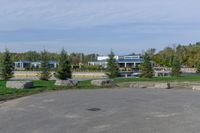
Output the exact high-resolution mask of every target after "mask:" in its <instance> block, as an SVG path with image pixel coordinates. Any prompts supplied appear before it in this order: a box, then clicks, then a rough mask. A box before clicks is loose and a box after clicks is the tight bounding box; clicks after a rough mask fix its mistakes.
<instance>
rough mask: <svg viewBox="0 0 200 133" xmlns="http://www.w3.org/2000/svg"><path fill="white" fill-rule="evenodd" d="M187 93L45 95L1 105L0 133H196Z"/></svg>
mask: <svg viewBox="0 0 200 133" xmlns="http://www.w3.org/2000/svg"><path fill="white" fill-rule="evenodd" d="M199 132H200V93H198V92H193V91H192V90H189V89H171V90H164V89H128V88H127V89H91V90H67V91H58V92H47V93H41V94H37V95H32V96H28V97H24V98H20V99H16V100H12V101H9V102H5V103H3V104H0V133H199Z"/></svg>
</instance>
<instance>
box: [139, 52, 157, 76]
mask: <svg viewBox="0 0 200 133" xmlns="http://www.w3.org/2000/svg"><path fill="white" fill-rule="evenodd" d="M143 58H144V62H143V63H142V64H141V65H140V69H141V77H143V78H152V77H153V73H154V72H153V68H152V64H151V59H150V57H149V55H148V54H147V53H145V55H144V57H143Z"/></svg>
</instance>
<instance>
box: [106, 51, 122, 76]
mask: <svg viewBox="0 0 200 133" xmlns="http://www.w3.org/2000/svg"><path fill="white" fill-rule="evenodd" d="M114 57H115V54H114V53H113V51H111V52H110V54H109V59H108V64H107V69H106V74H107V75H108V77H109V78H116V77H118V76H119V69H118V64H117V63H116V60H115V58H114Z"/></svg>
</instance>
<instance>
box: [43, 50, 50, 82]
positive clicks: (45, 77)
mask: <svg viewBox="0 0 200 133" xmlns="http://www.w3.org/2000/svg"><path fill="white" fill-rule="evenodd" d="M50 77H51V73H50V68H49V58H48V53H47V51H46V50H44V51H42V52H41V73H40V80H46V81H47V80H49V78H50Z"/></svg>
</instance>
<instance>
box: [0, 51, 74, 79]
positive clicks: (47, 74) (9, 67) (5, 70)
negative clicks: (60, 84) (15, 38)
mask: <svg viewBox="0 0 200 133" xmlns="http://www.w3.org/2000/svg"><path fill="white" fill-rule="evenodd" d="M40 60H41V71H40V73H39V74H38V77H39V79H40V80H46V81H47V80H49V79H50V78H51V77H52V76H55V77H56V78H57V79H60V80H67V79H70V78H72V67H71V62H70V59H69V56H68V54H67V52H66V51H65V50H64V49H62V51H61V53H60V54H59V55H58V64H59V65H58V67H57V68H56V72H55V75H51V71H50V68H49V60H50V58H49V57H48V52H47V51H46V50H43V51H42V52H41V59H40ZM13 76H14V66H13V60H12V58H11V53H10V52H9V50H8V49H6V50H5V52H4V53H2V58H1V60H0V78H1V79H2V80H5V81H6V80H9V79H11V78H12V77H13Z"/></svg>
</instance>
